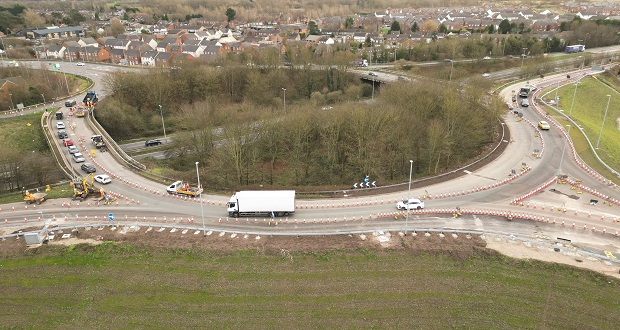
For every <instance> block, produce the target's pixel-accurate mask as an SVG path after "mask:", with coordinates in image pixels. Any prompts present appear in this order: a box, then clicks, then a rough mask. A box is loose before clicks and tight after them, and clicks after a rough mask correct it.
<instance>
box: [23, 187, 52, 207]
mask: <svg viewBox="0 0 620 330" xmlns="http://www.w3.org/2000/svg"><path fill="white" fill-rule="evenodd" d="M45 196H47V194H46V193H41V192H37V193H34V194H31V193H30V192H29V191H28V190H26V192H25V193H24V201H25V202H26V204H32V203H36V204H41V202H43V201H45Z"/></svg>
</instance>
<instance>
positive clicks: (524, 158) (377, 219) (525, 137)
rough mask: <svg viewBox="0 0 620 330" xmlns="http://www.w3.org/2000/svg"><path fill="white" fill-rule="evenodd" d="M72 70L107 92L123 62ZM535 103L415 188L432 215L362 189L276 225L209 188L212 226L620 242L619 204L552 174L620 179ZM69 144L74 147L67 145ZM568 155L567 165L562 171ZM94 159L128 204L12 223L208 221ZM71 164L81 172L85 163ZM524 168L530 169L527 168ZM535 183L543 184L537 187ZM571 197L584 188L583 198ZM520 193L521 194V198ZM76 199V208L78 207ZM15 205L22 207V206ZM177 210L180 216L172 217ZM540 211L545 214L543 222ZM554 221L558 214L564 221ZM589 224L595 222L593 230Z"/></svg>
mask: <svg viewBox="0 0 620 330" xmlns="http://www.w3.org/2000/svg"><path fill="white" fill-rule="evenodd" d="M64 69H66V70H67V72H71V73H75V74H81V75H85V76H87V77H89V78H91V79H93V81H94V82H95V83H96V87H95V89H96V90H97V92H98V94H99V95H101V96H105V95H106V94H107V90H106V88H105V86H104V85H103V83H102V79H103V77H104V76H105V74H106V73H107V72H110V71H112V70H117V69H118V68H117V67H107V66H104V65H91V64H87V65H86V66H85V67H77V66H68V65H63V66H62V67H61V70H64ZM582 73H583V72H582ZM577 75H579V73H574V74H572V76H573V77H576V76H577ZM559 80H566V74H565V73H563V74H561V75H555V76H552V77H546V78H544V79H533V80H531V81H529V82H528V83H529V84H534V85H537V86H539V87H540V88H541V89H542V88H545V86H555V85H557V81H559ZM525 84H526V83H525V82H524V83H519V84H515V85H512V86H508V87H507V88H505V89H504V90H502V91H501V93H500V95H501V96H502V97H503V98H504V99H505V100H507V101H510V99H511V96H512V95H511V91H512V90H517V91H518V90H519V88H520V87H521V86H522V85H525ZM536 95H538V94H536ZM536 95H535V96H536ZM82 97H83V96H82ZM76 99H80V98H79V97H78V98H76ZM531 103H532V106H531V107H529V108H528V109H524V110H522V113H523V114H524V117H523V119H521V118H519V117H516V116H514V115H513V114H512V112H507V113H506V116H505V118H504V122H503V126H504V127H505V128H506V129H509V130H510V132H511V136H512V139H511V140H510V141H504V142H503V143H506V144H508V145H507V147H506V151H505V152H504V153H503V154H502V155H501V156H499V157H498V158H497V159H496V160H495V161H493V162H492V163H491V164H489V165H487V166H484V167H482V168H480V169H478V170H476V171H474V172H469V173H467V174H466V175H464V176H462V177H460V178H457V179H454V180H450V181H449V182H443V183H438V184H434V185H431V186H426V187H416V186H413V187H412V190H411V196H412V197H415V196H417V197H421V198H423V197H424V196H425V195H430V198H426V208H427V211H426V212H427V213H428V214H412V215H411V216H410V218H409V221H406V222H405V220H403V219H402V218H400V219H399V220H395V219H394V215H393V212H395V211H396V210H395V207H394V204H395V202H396V201H397V200H399V199H402V198H405V197H408V196H407V193H406V192H398V193H390V194H384V195H380V196H374V197H356V196H355V191H353V192H352V193H351V194H350V195H349V196H348V197H342V198H337V199H317V200H311V201H310V200H298V201H297V211H296V213H295V215H294V216H290V217H288V218H285V219H279V220H281V221H282V223H281V225H280V226H277V227H275V226H267V225H266V224H265V221H266V220H265V219H254V218H249V219H246V218H241V219H238V220H235V219H229V218H227V217H226V216H227V212H226V209H225V203H226V201H227V200H228V196H217V195H203V200H204V204H203V210H204V221H205V227H206V226H208V228H209V229H210V230H237V231H240V232H248V231H260V232H273V233H281V234H282V233H289V234H295V233H306V232H315V233H316V232H330V233H333V232H344V231H353V230H369V231H371V230H373V229H383V230H388V229H399V230H412V229H414V228H420V229H422V228H439V229H441V228H453V229H475V230H489V231H501V232H505V233H512V232H518V233H519V234H520V235H525V236H533V235H538V234H540V233H541V232H543V233H544V234H545V235H548V236H549V237H557V235H560V234H561V235H563V236H562V237H567V238H570V239H572V240H574V241H580V240H581V241H584V242H587V243H591V244H599V245H600V244H608V245H613V246H618V244H617V243H618V241H617V239H616V238H615V236H610V235H609V234H610V233H611V234H613V233H615V232H616V231H617V230H620V225H619V224H620V223H619V222H616V221H613V220H614V219H617V218H618V217H619V214H620V213H619V212H618V207H619V206H618V205H614V206H608V205H607V204H603V203H602V202H603V200H602V199H601V198H600V197H598V196H596V195H593V194H589V193H587V192H586V191H584V190H582V192H583V193H582V194H577V192H576V191H575V190H571V186H570V185H566V184H561V185H556V184H552V185H551V186H553V187H554V188H556V189H557V191H558V192H559V193H556V192H551V191H550V190H549V189H550V188H551V186H549V185H548V183H549V182H550V181H553V179H554V177H555V176H556V175H557V174H559V173H563V174H567V175H569V176H570V178H572V179H574V180H582V185H583V186H585V187H588V188H590V189H593V190H596V191H597V192H599V193H600V194H601V195H606V196H610V197H612V198H615V199H617V200H620V191H619V190H618V187H617V186H609V185H608V184H606V183H605V182H602V181H601V180H599V179H597V178H595V177H594V176H593V175H592V174H590V173H588V172H587V171H584V169H583V167H582V166H579V165H577V162H576V159H575V158H574V153H573V152H572V145H571V144H570V143H569V144H568V148H567V150H566V153H565V156H564V158H563V157H562V154H563V150H564V145H565V141H566V140H565V135H564V134H563V133H562V132H561V130H560V129H559V128H558V127H556V126H553V127H552V129H551V130H549V131H546V132H538V131H536V129H535V126H536V123H537V122H538V121H540V120H543V119H545V120H547V121H549V122H551V123H553V121H552V120H551V119H549V118H545V116H544V113H542V112H541V111H540V110H538V111H537V110H536V109H537V106H536V104H535V102H533V101H532V102H531ZM83 121H84V120H83V119H80V118H72V119H70V120H68V123H70V124H71V125H72V129H71V134H72V135H71V137H72V138H73V139H74V140H77V139H78V138H79V137H89V136H91V135H92V134H93V132H92V131H90V129H89V127H88V125H86V124H85V123H84V122H83ZM54 126H55V124H53V125H52V127H54ZM54 132H55V129H54ZM88 142H89V141H88V140H86V142H85V143H84V144H82V145H81V146H80V147H81V148H82V150H83V151H84V153H85V154H86V155H87V154H89V151H90V150H91V149H92V147H91V146H90V145H89V144H88ZM60 148H61V149H64V147H62V146H61V147H60ZM536 150H537V151H538V153H537V154H535V151H536ZM65 154H66V153H65ZM561 161H562V168H561V171H559V170H558V169H559V167H560V162H561ZM91 162H93V163H95V164H96V165H97V167H98V172H97V173H101V172H109V173H110V174H111V175H112V176H113V178H114V180H113V182H112V183H111V184H109V185H107V186H106V187H105V188H106V190H108V191H110V192H112V193H113V194H114V195H115V196H118V205H117V204H113V205H112V206H103V205H101V206H96V204H95V203H94V202H93V201H91V202H90V203H89V202H84V203H81V205H79V206H78V204H76V203H75V202H70V201H68V200H64V201H60V200H54V201H48V202H45V203H44V204H42V205H40V206H39V207H37V208H36V209H33V208H32V207H31V208H29V209H24V205H23V204H21V203H20V204H14V205H8V206H4V209H3V210H2V215H3V216H4V219H6V220H5V225H4V226H15V225H17V224H21V223H23V222H24V221H26V220H28V221H30V222H33V221H35V222H36V223H38V218H39V217H42V221H55V222H57V223H81V222H88V221H91V222H92V221H94V217H95V216H97V217H98V220H101V219H102V218H104V217H105V215H107V214H108V213H115V214H116V215H117V217H120V218H121V219H124V216H125V215H126V216H127V219H128V220H125V221H128V222H131V221H140V219H142V222H144V223H152V224H162V222H163V220H162V219H163V217H164V216H166V217H167V219H166V221H167V222H166V223H168V224H170V223H174V224H180V223H181V220H183V223H185V224H187V222H188V221H189V219H193V222H192V225H195V226H197V227H201V226H202V218H201V207H200V203H198V202H197V200H185V199H180V198H174V197H170V196H167V195H166V194H165V186H164V185H162V184H159V183H155V182H153V181H150V180H148V179H146V178H144V177H142V176H140V175H138V174H136V173H134V172H133V171H131V170H130V169H129V168H128V167H127V166H126V165H123V164H119V163H118V162H117V161H116V160H115V159H114V158H113V157H112V156H111V155H110V154H109V153H97V154H96V156H95V158H94V159H92V160H91ZM71 164H72V165H73V166H74V167H75V168H76V169H77V170H78V171H79V166H78V165H76V164H73V163H71ZM522 169H525V170H524V171H522ZM513 171H514V174H513ZM522 172H523V173H522ZM541 187H542V188H541ZM533 192H536V193H535V194H533ZM530 194H531V196H530ZM522 196H527V198H524V199H522V200H521V199H520V198H521V197H522ZM570 196H576V197H578V199H574V198H571V197H570ZM515 199H517V200H519V202H517V203H513V202H514V201H515ZM590 199H598V200H599V201H600V203H599V204H597V205H590V203H589V201H590ZM63 203H64V205H63ZM69 203H70V204H69ZM89 204H90V205H89ZM69 205H70V207H68V206H69ZM456 207H459V208H461V209H462V210H463V211H464V213H466V214H465V215H463V216H462V217H459V218H457V219H453V218H452V216H451V214H452V213H453V211H452V210H453V209H454V208H456ZM13 208H15V210H14V211H13ZM502 212H510V213H511V217H514V218H515V220H514V221H512V222H507V221H506V220H504V219H503V217H501V216H499V217H498V216H491V215H487V214H486V213H491V214H502V215H503V214H504V213H502ZM85 216H88V217H89V219H88V220H86V219H85V218H84V217H85ZM65 217H66V219H67V220H65ZM135 217H138V218H135ZM527 217H530V218H531V217H536V218H537V219H538V220H539V221H536V222H533V221H531V220H527V221H526V220H517V219H518V218H527ZM132 218H133V219H132ZM171 218H172V219H173V220H172V222H171V220H170V219H171ZM53 219H56V220H53ZM362 219H363V220H362ZM540 219H543V220H542V221H540ZM345 220H346V221H345ZM117 221H118V220H117ZM553 221H555V222H556V224H555V225H554V224H553ZM561 222H564V226H561ZM573 223H575V228H573ZM583 226H585V228H586V230H584V229H583ZM603 229H605V231H606V235H603V234H602V230H603ZM554 235H556V236H554ZM617 249H618V248H616V250H617ZM617 251H620V250H617Z"/></svg>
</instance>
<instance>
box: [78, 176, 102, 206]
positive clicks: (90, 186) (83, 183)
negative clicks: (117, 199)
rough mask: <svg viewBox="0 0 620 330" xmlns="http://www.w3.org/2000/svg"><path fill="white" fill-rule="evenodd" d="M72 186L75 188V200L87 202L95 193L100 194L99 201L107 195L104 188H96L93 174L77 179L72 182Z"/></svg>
mask: <svg viewBox="0 0 620 330" xmlns="http://www.w3.org/2000/svg"><path fill="white" fill-rule="evenodd" d="M89 178H90V182H89V180H88V179H89ZM71 186H72V187H73V200H85V199H86V198H88V196H90V195H91V194H95V193H99V194H100V196H99V199H101V196H102V195H103V194H105V192H102V191H103V188H102V189H99V188H97V187H96V186H95V179H94V175H93V174H92V173H91V175H89V176H87V177H84V178H82V177H76V178H75V179H73V181H72V182H71Z"/></svg>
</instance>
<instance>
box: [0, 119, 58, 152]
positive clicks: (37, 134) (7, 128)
mask: <svg viewBox="0 0 620 330" xmlns="http://www.w3.org/2000/svg"><path fill="white" fill-rule="evenodd" d="M50 111H51V110H50ZM42 113H43V111H39V112H36V113H31V114H27V115H23V116H17V117H14V118H7V119H2V120H0V132H2V133H0V146H12V147H14V148H15V149H17V150H19V151H22V152H28V151H30V152H32V151H33V150H34V151H39V152H47V151H48V150H49V147H48V145H47V142H46V141H45V137H44V136H43V128H42V127H41V115H42ZM52 114H53V112H52ZM28 124H30V126H28Z"/></svg>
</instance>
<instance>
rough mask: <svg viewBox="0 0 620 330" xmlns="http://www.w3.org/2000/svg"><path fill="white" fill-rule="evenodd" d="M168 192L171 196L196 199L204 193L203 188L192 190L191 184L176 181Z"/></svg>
mask: <svg viewBox="0 0 620 330" xmlns="http://www.w3.org/2000/svg"><path fill="white" fill-rule="evenodd" d="M166 191H167V192H168V193H169V194H171V195H172V194H177V195H185V196H189V197H196V196H198V195H200V194H201V193H202V188H200V187H198V188H192V187H190V185H189V183H187V182H183V181H176V182H174V183H173V184H171V185H170V186H169V187H168V188H166Z"/></svg>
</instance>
